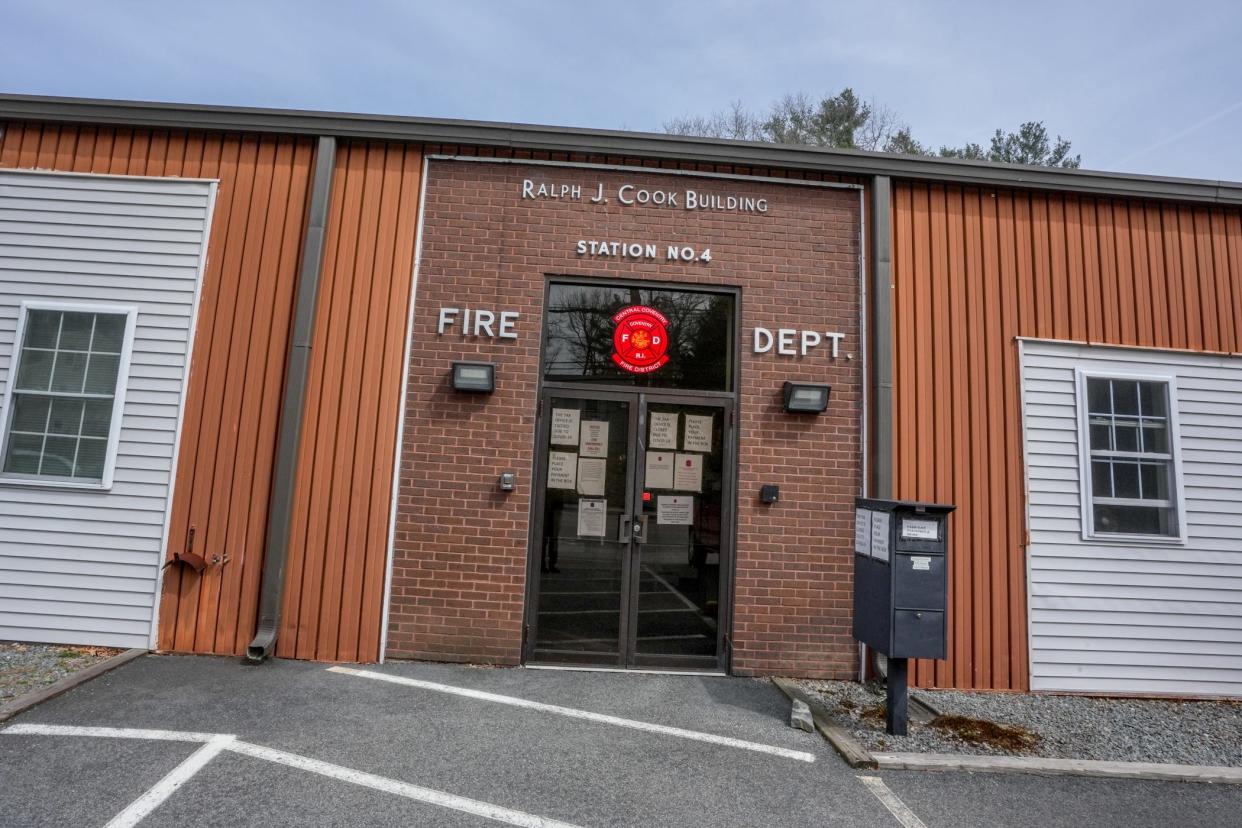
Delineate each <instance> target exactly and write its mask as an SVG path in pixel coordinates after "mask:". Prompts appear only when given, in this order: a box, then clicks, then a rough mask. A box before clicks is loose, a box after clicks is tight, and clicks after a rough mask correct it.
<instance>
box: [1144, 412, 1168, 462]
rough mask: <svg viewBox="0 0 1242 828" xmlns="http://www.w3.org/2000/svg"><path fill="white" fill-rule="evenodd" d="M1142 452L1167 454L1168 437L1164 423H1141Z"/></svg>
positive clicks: (1145, 421)
mask: <svg viewBox="0 0 1242 828" xmlns="http://www.w3.org/2000/svg"><path fill="white" fill-rule="evenodd" d="M1142 450H1143V451H1147V452H1157V453H1159V454H1168V453H1169V436H1168V431H1167V430H1166V428H1165V425H1164V423H1152V422H1150V421H1147V420H1144V421H1143V448H1142Z"/></svg>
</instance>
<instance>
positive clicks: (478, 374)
mask: <svg viewBox="0 0 1242 828" xmlns="http://www.w3.org/2000/svg"><path fill="white" fill-rule="evenodd" d="M453 390H454V391H469V392H471V393H474V394H490V393H492V392H493V391H495V390H496V366H495V365H494V364H492V363H490V362H454V363H453Z"/></svg>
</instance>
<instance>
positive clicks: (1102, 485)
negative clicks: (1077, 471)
mask: <svg viewBox="0 0 1242 828" xmlns="http://www.w3.org/2000/svg"><path fill="white" fill-rule="evenodd" d="M1091 494H1092V495H1093V496H1094V497H1112V496H1113V474H1112V464H1110V463H1109V462H1108V461H1107V460H1093V461H1092V462H1091Z"/></svg>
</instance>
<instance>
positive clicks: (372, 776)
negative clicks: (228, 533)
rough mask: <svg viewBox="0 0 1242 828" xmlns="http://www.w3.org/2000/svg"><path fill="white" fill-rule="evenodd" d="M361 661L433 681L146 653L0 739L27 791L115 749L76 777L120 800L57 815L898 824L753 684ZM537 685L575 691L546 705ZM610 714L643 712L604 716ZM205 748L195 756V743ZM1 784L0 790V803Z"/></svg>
mask: <svg viewBox="0 0 1242 828" xmlns="http://www.w3.org/2000/svg"><path fill="white" fill-rule="evenodd" d="M368 671H369V672H377V671H383V672H384V673H390V674H391V675H393V676H397V677H402V678H408V677H410V676H423V677H425V679H424V678H420V679H415V680H417V681H423V682H425V683H426V684H429V685H437V689H434V690H433V689H429V688H427V687H421V686H417V685H411V684H408V683H404V682H401V683H394V682H389V681H379V680H375V679H373V678H367V677H362V676H354V675H349V674H342V673H339V672H333V671H329V670H328V669H327V668H326V667H325V666H324V665H311V664H304V663H290V662H276V663H272V664H269V665H265V666H264V667H260V668H253V667H247V666H243V665H240V664H238V663H237V662H236V661H234V660H225V659H205V658H181V657H147V658H144V659H140V660H139V661H138V662H135V663H134V664H133V665H131V666H129V667H126V668H122V669H121V670H118V671H117V672H116V673H114V674H109V675H108V676H105V677H103V678H101V679H99V680H97V681H96V682H93V683H91V684H89V685H86V686H84V687H83V688H82V689H81V690H79V691H75V692H73V693H70V694H68V695H66V696H64V697H61V698H59V699H55V700H53V701H51V702H49V703H47V704H45V705H43V706H41V707H39V708H36V709H35V710H33V711H31V712H30V713H28V714H25V715H23V716H21V717H18V719H15V720H14V721H13V722H12V723H11V725H10V727H9V728H8V729H7V730H4V731H0V745H2V743H4V742H5V741H6V740H15V741H16V740H21V741H23V742H24V743H25V744H26V746H27V747H26V750H28V751H29V752H31V753H32V754H33V755H41V756H44V757H46V759H45V761H44V764H43V766H42V768H41V774H40V778H39V779H29V780H26V782H25V783H23V785H21V786H19V787H23V788H25V789H27V790H30V789H37V788H38V786H39V785H40V784H42V785H44V786H47V785H49V784H50V785H54V786H56V787H58V788H61V789H65V790H76V788H77V787H78V785H79V780H77V779H75V778H73V777H72V776H65V775H62V774H60V773H59V772H58V770H57V768H58V767H59V764H58V763H59V759H60V757H63V756H67V755H72V754H74V753H77V752H80V751H83V750H89V751H93V752H97V753H100V755H101V756H102V755H107V754H109V753H111V755H113V756H114V757H115V758H114V759H113V760H112V761H107V760H104V761H101V762H100V763H97V765H96V766H94V767H93V768H92V770H91V780H92V781H91V784H92V785H94V786H96V787H98V788H102V789H107V788H108V787H109V786H110V785H112V784H113V783H115V785H116V787H118V788H124V791H125V793H126V796H122V795H120V793H119V791H118V792H117V794H116V795H113V796H112V797H111V798H110V799H108V800H107V807H102V805H101V807H100V808H98V809H96V810H94V811H92V812H91V813H90V814H86V815H80V817H81V818H77V819H74V820H73V822H74V824H87V825H89V824H99V825H104V824H109V820H113V819H115V820H118V821H117V822H116V823H114V824H116V825H139V824H140V825H162V824H169V825H172V824H197V823H202V822H220V823H227V824H242V825H244V824H264V825H268V824H302V825H305V824H343V825H344V824H374V825H388V824H435V825H442V824H448V825H457V824H461V825H485V824H486V825H497V824H516V825H532V826H547V827H548V828H553V826H560V825H572V826H597V825H657V824H694V823H700V822H703V821H709V822H711V823H712V824H717V825H754V824H771V819H772V815H774V814H778V815H779V816H780V819H779V822H780V823H781V824H787V825H825V824H827V825H832V824H840V825H885V824H892V825H896V824H898V823H896V822H893V821H891V816H889V815H888V812H887V811H886V810H885V809H884V807H883V806H882V805H881V803H880V802H879V801H877V800H876V799H875V798H874V797H872V796H870V795H869V794H868V792H867V791H866V790H865V788H863V787H862V786H861V785H860V784H859V783H858V781H857V779H856V777H855V776H854V775H853V774H851V773H849V772H848V769H846V768H845V767H844V766H843V765H841V764H840V763H839V762H838V761H837V760H835V758H834V757H833V755H832V754H831V753H830V752H829V751H828V750H827V748H826V746H825V745H824V744H823V743H822V741H820V740H819V739H818V737H815V736H812V735H809V734H802V733H798V732H795V731H792V730H791V729H790V728H788V726H787V725H786V724H785V721H784V717H785V715H786V714H787V707H786V704H785V702H784V701H783V697H782V696H781V695H780V694H779V692H778V691H776V690H774V688H772V687H770V686H769V685H767V684H765V683H761V682H753V681H749V680H740V679H726V678H718V677H688V676H632V675H618V674H612V675H609V674H568V673H545V672H542V671H525V670H479V669H472V668H465V667H455V668H454V667H443V666H430V665H415V664H400V665H385V666H384V667H380V668H373V669H370V670H368ZM440 687H451V688H453V689H454V690H457V691H460V692H454V693H449V692H445V691H444V690H443V689H440ZM499 689H504V690H507V691H508V692H506V693H503V694H501V693H498V692H495V691H496V690H499ZM493 697H503V698H504V699H506V702H511V700H513V699H523V700H524V701H527V702H529V703H530V704H529V705H516V704H513V703H502V702H499V701H497V700H496V698H493ZM557 698H560V699H562V700H565V701H573V702H575V704H574V705H567V704H562V705H555V704H552V703H551V702H550V701H549V699H557ZM610 698H611V699H612V700H613V703H611V704H609V703H606V700H607V699H610ZM660 700H663V702H664V703H663V704H658V702H659V701H660ZM590 707H593V708H594V709H593V710H590V709H588V708H590ZM643 707H646V708H647V709H646V711H645V712H646V715H645V716H644V717H643V720H639V719H637V718H636V717H637V715H638V714H641V713H643V711H642V710H641V708H643ZM565 710H581V711H583V712H590V713H593V714H594V715H593V716H591V717H587V718H583V717H580V716H570V715H565V712H564V711H565ZM621 714H625V718H626V720H627V722H631V720H632V721H633V722H637V721H641V723H642V724H643V725H644V727H634V726H633V724H632V722H631V723H627V724H624V725H622V724H617V723H615V722H613V721H612V719H621V718H622V715H621ZM647 725H650V727H647ZM109 729H120V730H119V731H118V732H117V733H115V734H113V733H110V732H109ZM143 729H146V730H151V731H155V733H154V734H152V738H151V739H149V740H147V744H149V745H150V746H151V747H150V753H151V755H152V756H154V755H157V754H158V755H159V756H160V761H158V762H154V763H152V766H151V767H150V768H149V769H146V770H145V772H144V773H143V774H142V775H141V779H139V778H137V776H136V775H135V774H133V773H131V769H130V768H129V767H128V765H127V764H126V762H125V761H124V755H125V754H126V753H127V752H128V753H132V752H133V747H132V746H133V745H134V744H137V743H138V741H139V739H138V738H137V737H139V736H141V734H142V730H143ZM159 731H163V733H160V732H159ZM122 735H123V736H124V738H121V737H120V736H122ZM181 739H188V740H192V741H191V742H187V741H179V740H181ZM213 744H214V745H217V746H218V750H217V751H216V752H215V753H213V754H212V755H210V756H207V757H205V758H206V761H203V762H199V763H197V764H196V763H195V762H194V760H193V759H192V757H193V756H194V755H195V751H196V750H202V749H206V748H208V747H209V746H211V745H213ZM170 746H171V747H174V748H176V750H175V751H174V752H173V753H171V754H169V753H168V749H169V747H170ZM756 748H761V749H756ZM161 752H162V753H161ZM200 758H204V757H202V756H201V754H200ZM179 769H183V770H184V771H185V772H180V771H179ZM4 773H5V774H6V776H8V775H13V774H17V775H22V774H24V770H23V769H21V768H17V767H13V766H10V767H9V768H8V769H6V770H5V771H4ZM7 781H8V780H7V779H6V782H7ZM10 790H16V789H10V788H9V786H8V785H4V786H0V808H5V807H7V805H8V804H9V803H8V802H6V801H5V799H6V798H7V797H8V796H9V791H10ZM144 797H146V802H145V804H144V802H143V798H144ZM35 817H36V818H34V819H32V820H31V821H30V822H29V823H28V824H32V825H37V824H63V823H64V822H65V821H66V820H62V819H60V818H59V817H58V815H57V814H56V812H55V810H54V809H52V810H48V811H46V812H43V813H41V814H36V815H35ZM134 817H137V818H134Z"/></svg>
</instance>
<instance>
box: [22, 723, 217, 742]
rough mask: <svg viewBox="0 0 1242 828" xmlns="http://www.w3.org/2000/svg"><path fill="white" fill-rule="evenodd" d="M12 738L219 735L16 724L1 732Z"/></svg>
mask: <svg viewBox="0 0 1242 828" xmlns="http://www.w3.org/2000/svg"><path fill="white" fill-rule="evenodd" d="M0 733H8V734H10V735H12V736H94V737H96V738H103V739H148V740H151V741H157V742H210V741H211V740H212V739H214V738H216V737H217V736H220V735H222V734H219V733H191V732H189V731H185V730H142V729H139V728H132V727H78V726H77V725H45V724H15V725H9V726H8V727H6V728H4V730H0Z"/></svg>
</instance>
